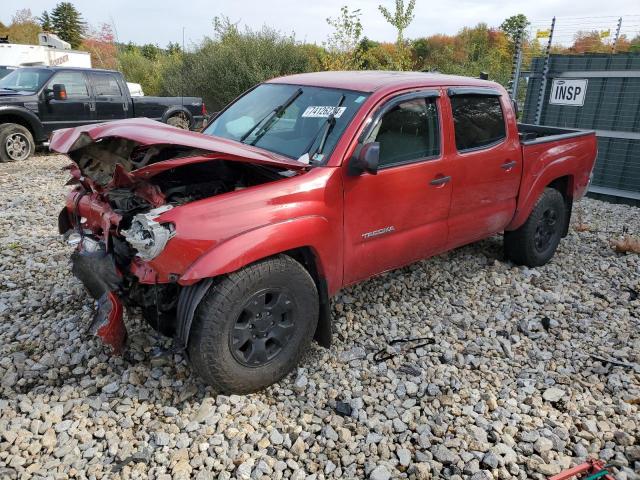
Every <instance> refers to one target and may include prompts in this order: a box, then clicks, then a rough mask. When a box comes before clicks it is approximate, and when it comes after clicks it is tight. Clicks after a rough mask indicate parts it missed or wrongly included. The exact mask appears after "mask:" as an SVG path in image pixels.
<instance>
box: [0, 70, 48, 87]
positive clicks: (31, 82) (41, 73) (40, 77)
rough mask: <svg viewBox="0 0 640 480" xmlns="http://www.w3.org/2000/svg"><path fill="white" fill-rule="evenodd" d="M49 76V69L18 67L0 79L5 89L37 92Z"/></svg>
mask: <svg viewBox="0 0 640 480" xmlns="http://www.w3.org/2000/svg"><path fill="white" fill-rule="evenodd" d="M50 76H51V71H50V70H46V69H40V68H20V69H18V70H14V71H13V72H11V73H10V74H9V75H7V76H6V77H4V78H2V79H0V88H4V89H5V90H15V91H17V92H19V91H27V92H37V91H38V90H40V87H42V85H44V82H46V81H47V79H48V78H49V77H50Z"/></svg>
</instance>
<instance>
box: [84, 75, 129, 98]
mask: <svg viewBox="0 0 640 480" xmlns="http://www.w3.org/2000/svg"><path fill="white" fill-rule="evenodd" d="M91 83H92V84H93V90H94V92H95V95H96V96H98V97H121V96H122V92H121V91H120V85H118V80H117V79H116V77H115V76H114V75H110V74H108V73H106V74H105V73H92V74H91Z"/></svg>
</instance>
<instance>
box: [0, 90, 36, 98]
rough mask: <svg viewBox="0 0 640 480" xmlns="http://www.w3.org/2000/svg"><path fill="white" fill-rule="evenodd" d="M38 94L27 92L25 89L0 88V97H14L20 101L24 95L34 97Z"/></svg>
mask: <svg viewBox="0 0 640 480" xmlns="http://www.w3.org/2000/svg"><path fill="white" fill-rule="evenodd" d="M37 96H38V95H37V94H36V93H35V92H28V91H26V90H19V91H16V90H5V89H3V88H0V98H2V99H7V100H8V99H14V98H15V99H16V100H20V101H22V100H23V99H24V97H34V98H36V97H37Z"/></svg>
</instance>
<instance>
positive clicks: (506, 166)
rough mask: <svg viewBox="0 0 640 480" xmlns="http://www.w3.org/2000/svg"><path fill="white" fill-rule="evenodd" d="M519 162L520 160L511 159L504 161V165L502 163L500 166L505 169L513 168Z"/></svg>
mask: <svg viewBox="0 0 640 480" xmlns="http://www.w3.org/2000/svg"><path fill="white" fill-rule="evenodd" d="M517 164H518V162H516V161H515V160H509V161H507V162H504V163H503V164H502V165H500V167H501V168H503V169H504V170H511V169H512V168H513V167H515V166H516V165H517Z"/></svg>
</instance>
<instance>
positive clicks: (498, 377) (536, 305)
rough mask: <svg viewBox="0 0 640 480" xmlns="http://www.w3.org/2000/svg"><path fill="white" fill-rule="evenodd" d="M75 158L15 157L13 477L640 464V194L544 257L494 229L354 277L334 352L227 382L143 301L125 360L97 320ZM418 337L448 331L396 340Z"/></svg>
mask: <svg viewBox="0 0 640 480" xmlns="http://www.w3.org/2000/svg"><path fill="white" fill-rule="evenodd" d="M66 163H67V161H66V160H65V158H64V157H63V156H40V157H37V158H35V159H32V160H30V161H29V162H27V163H24V164H0V228H1V229H2V235H1V236H0V254H1V255H0V318H1V320H0V382H1V386H0V412H1V416H0V477H1V478H5V477H6V478H27V477H30V476H34V477H51V478H85V477H88V478H118V477H122V478H167V479H169V478H197V479H204V478H221V479H224V478H227V479H228V478H240V479H249V478H264V479H271V478H275V479H278V478H292V479H305V478H307V479H322V478H363V477H369V478H374V479H377V480H380V479H387V478H418V479H427V478H438V477H443V478H472V479H474V480H478V479H491V478H519V479H525V478H544V477H546V476H548V475H551V474H555V473H558V472H559V471H560V470H561V469H565V468H568V467H570V466H571V465H572V464H575V463H578V462H580V461H582V460H584V459H585V457H592V456H597V457H600V458H602V459H604V460H606V461H607V462H610V463H611V464H613V465H615V466H616V467H617V470H618V478H619V479H625V478H627V479H634V478H635V479H638V478H640V476H639V475H638V474H637V473H634V471H635V472H638V471H639V470H640V415H639V408H640V368H639V367H637V364H638V363H640V335H639V332H638V326H639V322H640V320H639V317H640V299H638V298H637V294H634V293H633V291H635V292H639V291H640V256H639V255H634V254H627V255H618V254H615V253H614V252H613V251H612V250H611V249H610V248H609V246H608V243H607V239H608V238H610V237H611V235H612V234H613V233H619V232H621V231H622V228H623V227H624V226H628V228H629V229H630V231H631V232H635V233H636V234H637V233H638V232H640V209H637V208H632V207H627V206H621V205H611V204H607V203H603V202H598V201H594V200H585V201H583V202H582V203H581V206H580V207H579V209H580V210H581V211H582V212H583V215H582V222H583V223H585V224H587V225H589V226H590V227H591V228H592V230H593V231H591V232H581V233H578V232H575V231H572V232H571V233H570V235H569V237H568V238H566V239H564V240H563V241H562V243H561V245H560V249H559V251H558V253H557V255H556V257H555V258H554V260H553V261H552V262H551V264H549V265H547V266H545V267H543V268H538V269H535V270H530V269H527V268H519V267H515V266H513V265H511V264H509V263H506V262H505V261H504V260H503V256H502V251H501V240H500V238H498V237H496V238H492V239H489V240H486V241H483V242H480V243H477V244H475V245H472V246H468V247H465V248H461V249H458V250H456V251H455V252H452V253H449V254H446V255H442V256H439V257H437V258H434V259H431V260H428V261H425V262H422V263H418V264H416V265H413V266H410V267H407V268H404V269H401V270H397V271H394V272H391V273H389V274H386V275H383V276H380V277H378V278H375V279H373V280H370V281H368V282H365V283H363V284H361V285H359V286H356V287H354V288H349V289H347V290H345V291H343V292H342V293H341V294H340V295H339V296H338V297H337V298H336V299H334V303H333V318H334V320H335V326H334V330H335V336H334V338H335V345H334V346H333V348H332V349H331V350H325V349H321V348H319V347H317V346H314V347H313V348H312V349H311V352H310V353H309V354H308V356H307V358H306V361H305V362H304V364H303V365H302V368H300V369H299V370H298V371H297V373H294V374H293V375H291V376H290V377H289V378H287V379H285V380H283V381H282V382H280V383H279V384H278V385H276V386H274V387H271V388H269V389H267V390H265V391H264V392H262V393H259V394H255V395H248V396H245V397H241V396H221V395H216V393H215V392H214V391H212V390H211V389H210V388H208V387H206V386H204V385H202V384H201V383H200V382H199V381H198V379H197V378H194V376H193V375H192V374H191V371H190V369H189V366H188V364H187V363H186V361H185V360H184V359H183V358H182V357H181V356H179V355H175V356H173V357H169V358H167V357H162V356H161V357H157V356H154V351H157V348H158V347H161V346H166V345H168V341H167V340H166V339H163V337H161V336H159V335H158V334H156V333H155V332H154V331H153V330H152V329H151V328H149V327H147V326H146V325H145V324H144V323H143V322H142V321H141V319H140V318H138V317H137V316H135V315H134V316H131V315H130V316H128V318H127V319H126V322H127V325H128V328H129V333H130V340H129V348H128V351H127V353H126V355H124V356H123V357H113V356H109V355H108V354H107V353H106V350H105V348H104V347H103V346H102V345H101V344H100V343H99V342H98V341H97V340H96V339H94V338H90V337H88V336H87V335H86V333H85V330H86V328H87V326H88V322H89V319H90V317H91V314H92V302H91V300H90V298H89V297H88V295H87V294H85V292H84V290H83V288H82V286H81V284H80V283H79V282H78V281H77V280H76V279H74V278H73V277H72V275H71V273H70V269H69V261H68V257H69V254H70V248H69V247H67V246H66V245H65V244H64V243H63V242H61V240H60V238H59V236H58V234H57V231H56V219H57V213H58V211H59V208H60V206H61V204H62V199H63V195H64V193H65V191H66V188H67V187H64V186H63V185H64V182H65V181H66V179H67V174H66V172H64V171H62V170H61V168H62V167H63V166H64V165H65V164H66ZM630 289H631V290H630ZM408 336H414V337H429V338H431V339H435V342H434V343H429V344H427V345H424V346H422V347H420V348H417V349H413V350H410V349H408V348H407V345H406V344H405V345H402V344H399V345H394V346H391V347H390V346H388V343H389V341H390V340H391V339H395V338H401V337H408ZM385 347H386V348H387V350H388V352H389V353H395V354H396V355H395V356H393V357H392V358H390V359H388V360H386V361H382V362H378V361H376V360H375V359H374V354H375V352H377V351H378V350H379V349H381V348H385ZM592 355H597V356H600V357H604V358H607V359H615V361H617V362H620V364H611V363H608V362H603V361H601V360H598V359H597V358H594V357H593V356H592ZM633 364H635V366H634V365H633ZM634 368H635V369H634ZM345 410H346V412H345ZM348 410H351V414H350V415H349V414H348ZM340 412H342V413H340Z"/></svg>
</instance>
